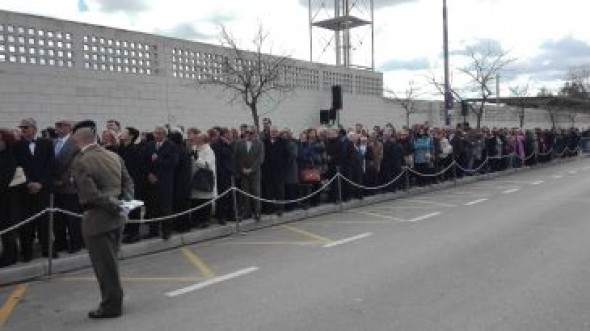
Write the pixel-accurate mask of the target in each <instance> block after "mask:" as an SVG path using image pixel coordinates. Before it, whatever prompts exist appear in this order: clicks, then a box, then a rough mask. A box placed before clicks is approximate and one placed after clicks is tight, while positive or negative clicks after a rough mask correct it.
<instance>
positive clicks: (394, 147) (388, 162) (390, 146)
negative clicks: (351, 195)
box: [379, 130, 405, 192]
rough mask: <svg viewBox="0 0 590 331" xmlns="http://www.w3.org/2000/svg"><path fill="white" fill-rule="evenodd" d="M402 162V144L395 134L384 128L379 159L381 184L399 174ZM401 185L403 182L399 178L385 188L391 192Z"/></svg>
mask: <svg viewBox="0 0 590 331" xmlns="http://www.w3.org/2000/svg"><path fill="white" fill-rule="evenodd" d="M403 164H404V151H403V149H402V146H401V145H400V144H399V143H398V142H397V139H396V137H395V135H393V134H392V132H391V131H389V130H386V131H385V132H384V134H383V158H382V159H381V166H380V167H379V169H380V172H379V178H380V182H381V184H386V183H389V182H391V181H392V180H393V179H394V178H396V177H397V176H399V174H400V173H401V172H402V166H403ZM402 185H405V183H404V181H403V180H401V179H400V180H398V181H397V182H395V183H392V184H391V185H389V186H387V188H386V190H388V191H391V192H393V191H395V190H396V189H397V188H399V187H401V186H402Z"/></svg>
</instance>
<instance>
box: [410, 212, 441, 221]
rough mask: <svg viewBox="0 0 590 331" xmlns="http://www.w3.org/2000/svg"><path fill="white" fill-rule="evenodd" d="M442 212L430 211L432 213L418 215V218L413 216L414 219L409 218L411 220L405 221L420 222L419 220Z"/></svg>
mask: <svg viewBox="0 0 590 331" xmlns="http://www.w3.org/2000/svg"><path fill="white" fill-rule="evenodd" d="M440 214H441V212H440V211H437V212H434V213H430V214H426V215H422V216H418V217H416V218H412V219H409V220H405V221H404V222H418V221H422V220H425V219H427V218H431V217H434V216H438V215H440Z"/></svg>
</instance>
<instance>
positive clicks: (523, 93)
mask: <svg viewBox="0 0 590 331" xmlns="http://www.w3.org/2000/svg"><path fill="white" fill-rule="evenodd" d="M529 89H530V81H529V82H527V83H526V85H517V86H512V87H510V93H512V95H513V96H515V97H517V98H519V101H518V102H517V106H516V110H517V111H518V121H519V124H520V127H521V128H522V127H523V126H524V115H525V113H524V111H525V104H524V100H523V98H526V97H528V96H529Z"/></svg>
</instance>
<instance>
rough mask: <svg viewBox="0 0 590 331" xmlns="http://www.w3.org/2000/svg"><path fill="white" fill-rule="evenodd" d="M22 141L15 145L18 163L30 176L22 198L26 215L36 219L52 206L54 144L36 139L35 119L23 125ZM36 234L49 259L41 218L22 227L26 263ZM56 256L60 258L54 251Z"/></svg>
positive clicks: (44, 221)
mask: <svg viewBox="0 0 590 331" xmlns="http://www.w3.org/2000/svg"><path fill="white" fill-rule="evenodd" d="M19 128H20V130H21V140H20V141H19V142H17V143H16V144H15V146H14V155H15V158H16V161H17V164H18V165H19V166H21V167H23V170H24V172H25V176H26V177H27V184H26V185H27V190H26V192H25V193H24V196H23V197H22V203H23V209H24V216H25V217H30V216H33V215H35V214H37V213H39V212H40V211H42V210H43V209H45V208H47V207H48V205H49V193H50V192H51V184H52V183H51V181H52V171H53V163H54V151H53V143H52V142H51V141H49V140H47V139H43V138H37V137H36V136H37V122H36V121H35V120H34V119H32V118H26V119H23V120H22V121H21V122H20V125H19ZM35 233H37V236H38V238H39V241H40V242H41V252H42V254H43V256H44V257H47V256H48V252H49V244H50V235H49V223H48V220H47V217H40V218H37V219H36V220H34V221H32V222H30V223H28V224H27V225H25V226H23V227H22V228H21V230H20V243H21V252H22V255H23V260H24V261H25V262H28V261H30V260H31V259H32V258H33V242H34V240H35ZM53 253H54V254H53V255H54V257H57V254H56V253H55V250H54V251H53Z"/></svg>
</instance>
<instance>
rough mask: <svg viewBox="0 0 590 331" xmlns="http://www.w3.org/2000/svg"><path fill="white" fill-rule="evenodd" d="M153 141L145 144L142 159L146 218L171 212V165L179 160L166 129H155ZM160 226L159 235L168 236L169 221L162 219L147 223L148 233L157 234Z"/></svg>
mask: <svg viewBox="0 0 590 331" xmlns="http://www.w3.org/2000/svg"><path fill="white" fill-rule="evenodd" d="M154 138H155V140H154V141H153V142H150V143H148V144H147V146H146V149H145V153H144V157H145V159H144V162H147V182H148V185H147V192H146V193H147V196H146V218H148V219H149V218H156V217H164V216H168V215H171V214H172V210H173V203H174V169H175V167H176V165H177V164H178V148H177V147H176V146H175V145H174V143H172V142H171V141H169V140H168V139H167V134H166V129H165V128H163V127H156V128H155V129H154ZM159 225H160V226H161V228H162V238H163V239H164V240H167V239H168V238H170V232H171V221H170V220H165V221H160V222H157V223H156V222H152V223H150V224H149V227H150V230H149V234H148V237H149V238H153V237H157V236H158V227H159Z"/></svg>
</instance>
